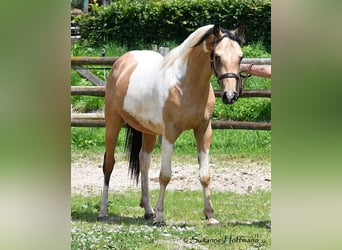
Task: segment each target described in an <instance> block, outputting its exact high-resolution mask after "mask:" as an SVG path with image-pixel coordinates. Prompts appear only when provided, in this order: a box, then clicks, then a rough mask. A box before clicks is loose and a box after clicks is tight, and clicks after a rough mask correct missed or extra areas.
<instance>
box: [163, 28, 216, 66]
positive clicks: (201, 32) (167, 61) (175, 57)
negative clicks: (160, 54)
mask: <svg viewBox="0 0 342 250" xmlns="http://www.w3.org/2000/svg"><path fill="white" fill-rule="evenodd" d="M213 27H214V25H206V26H202V27H200V28H198V29H197V30H195V31H194V32H193V33H191V34H190V35H189V36H188V37H187V38H186V39H185V40H184V41H183V42H182V43H181V44H180V45H179V46H177V47H175V48H174V49H172V50H171V51H170V52H169V53H168V54H166V56H165V57H164V60H163V63H162V68H167V67H170V66H171V65H172V64H173V63H175V62H176V61H178V62H179V63H177V65H183V64H184V63H185V62H186V61H187V59H188V57H189V55H190V52H191V51H192V50H193V49H194V48H195V47H196V46H197V45H198V44H199V43H200V40H202V41H203V40H204V39H205V38H204V36H206V37H208V36H209V35H210V31H211V34H212V33H213ZM208 33H209V34H208Z"/></svg>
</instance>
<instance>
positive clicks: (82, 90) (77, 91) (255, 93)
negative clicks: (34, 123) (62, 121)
mask: <svg viewBox="0 0 342 250" xmlns="http://www.w3.org/2000/svg"><path fill="white" fill-rule="evenodd" d="M105 92H106V86H71V95H87V96H105ZM214 93H215V97H221V92H220V91H219V90H215V91H214ZM240 97H268V98H271V90H269V89H265V90H243V91H242V93H241V96H240Z"/></svg>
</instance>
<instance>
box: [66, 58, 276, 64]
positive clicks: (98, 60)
mask: <svg viewBox="0 0 342 250" xmlns="http://www.w3.org/2000/svg"><path fill="white" fill-rule="evenodd" d="M118 58H119V57H100V56H98V57H96V56H95V57H94V56H92V57H88V56H72V57H71V65H112V64H113V63H114V62H115V61H116V60H117V59H118ZM252 63H253V64H255V65H271V58H243V59H242V61H241V64H252Z"/></svg>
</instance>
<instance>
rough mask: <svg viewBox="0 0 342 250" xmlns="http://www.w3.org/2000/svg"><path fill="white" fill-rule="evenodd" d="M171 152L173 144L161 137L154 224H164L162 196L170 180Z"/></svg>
mask: <svg viewBox="0 0 342 250" xmlns="http://www.w3.org/2000/svg"><path fill="white" fill-rule="evenodd" d="M172 152H173V144H171V143H169V141H168V140H167V139H166V138H165V136H163V142H162V162H161V170H160V174H159V184H160V190H159V196H158V201H157V205H156V208H155V214H154V217H155V218H154V223H157V224H159V223H164V213H163V212H164V194H165V190H166V186H167V184H168V183H169V181H170V179H171V156H172Z"/></svg>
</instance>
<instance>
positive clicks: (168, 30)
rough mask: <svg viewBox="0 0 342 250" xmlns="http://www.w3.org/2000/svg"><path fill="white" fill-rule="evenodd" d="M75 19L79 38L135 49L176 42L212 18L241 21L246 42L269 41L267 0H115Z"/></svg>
mask: <svg viewBox="0 0 342 250" xmlns="http://www.w3.org/2000/svg"><path fill="white" fill-rule="evenodd" d="M78 22H79V23H80V25H81V36H82V41H83V42H86V43H88V44H90V45H95V46H101V45H103V44H106V43H108V42H114V41H115V42H117V43H121V44H125V45H127V46H128V47H129V48H134V49H136V46H137V45H139V44H151V43H157V44H161V43H163V42H165V41H176V42H177V43H180V42H181V41H183V40H184V39H185V38H186V37H187V36H188V35H189V34H190V33H191V32H193V31H194V30H195V29H196V28H198V27H200V26H203V25H206V24H210V23H214V22H219V23H220V24H221V25H222V26H223V27H226V28H233V27H235V26H236V25H237V24H238V23H240V22H241V23H243V24H244V25H245V35H246V41H247V43H250V42H256V41H262V42H263V44H264V45H265V46H267V47H268V48H269V46H270V44H271V35H270V34H271V1H270V0H259V1H247V0H221V1H208V0H194V1H190V0H168V1H166V0H164V1H150V0H141V1H135V0H134V1H133V0H117V1H113V2H112V4H111V5H110V6H107V7H100V8H98V9H96V10H95V11H93V12H92V13H91V14H88V15H82V16H80V17H79V18H78Z"/></svg>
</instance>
